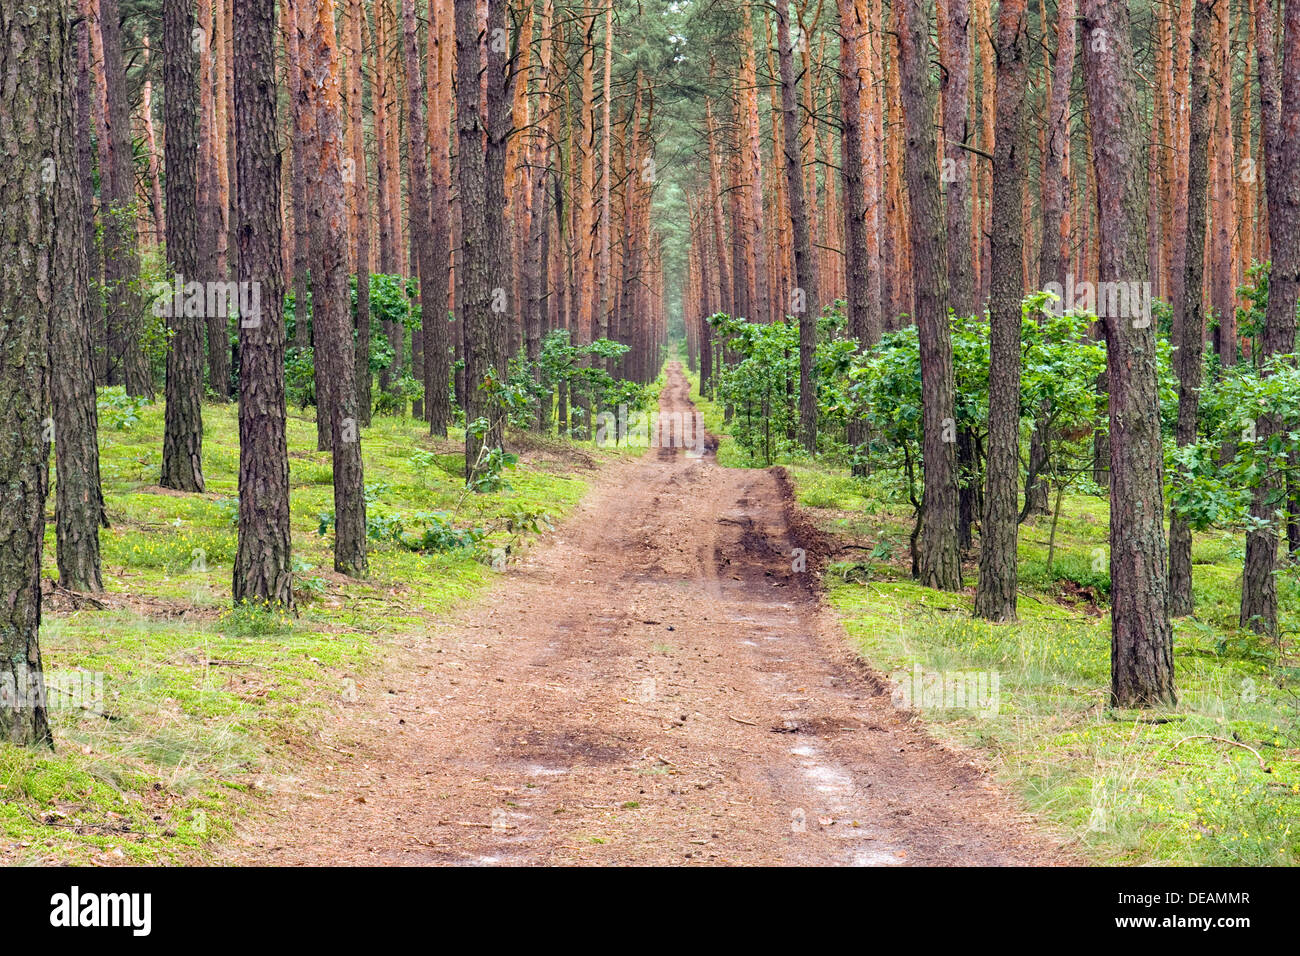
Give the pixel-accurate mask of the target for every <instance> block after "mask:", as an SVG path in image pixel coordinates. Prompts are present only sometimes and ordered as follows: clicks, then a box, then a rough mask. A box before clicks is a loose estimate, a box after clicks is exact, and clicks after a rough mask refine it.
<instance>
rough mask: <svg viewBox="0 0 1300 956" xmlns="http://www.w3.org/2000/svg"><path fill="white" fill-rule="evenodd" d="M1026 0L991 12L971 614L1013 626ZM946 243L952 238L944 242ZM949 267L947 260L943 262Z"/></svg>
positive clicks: (1006, 2) (1025, 175)
mask: <svg viewBox="0 0 1300 956" xmlns="http://www.w3.org/2000/svg"><path fill="white" fill-rule="evenodd" d="M1027 31H1028V25H1027V22H1026V3H1025V0H1002V3H1001V6H1000V7H999V12H998V89H997V102H998V106H997V109H998V115H997V128H996V133H995V139H994V143H995V147H994V154H993V236H992V258H991V259H990V260H989V268H990V269H991V270H992V285H991V287H990V291H989V456H988V479H987V484H986V490H985V494H984V520H983V524H982V525H981V529H980V530H981V536H980V576H979V587H978V589H977V590H976V592H975V615H976V616H977V617H982V618H986V619H988V620H990V621H1014V620H1015V619H1016V582H1017V573H1016V558H1017V552H1016V546H1017V539H1018V529H1019V526H1020V523H1019V521H1018V520H1017V517H1018V515H1017V509H1016V504H1017V490H1018V488H1017V486H1018V484H1019V476H1020V333H1021V326H1022V320H1023V310H1022V308H1021V299H1022V297H1023V294H1024V289H1023V287H1022V285H1021V275H1020V269H1019V268H1018V267H1019V264H1020V262H1021V256H1022V254H1023V251H1024V250H1023V247H1024V234H1023V232H1022V231H1021V222H1020V208H1019V205H1020V202H1019V201H1020V187H1021V184H1022V183H1023V182H1024V181H1025V179H1027V178H1028V175H1029V156H1028V141H1027V137H1026V136H1025V135H1024V125H1025V86H1026V84H1027V82H1028V78H1029V70H1028V64H1027V63H1026V61H1025V58H1026V54H1027V46H1028V36H1027ZM950 238H951V237H950ZM949 262H950V263H951V260H949Z"/></svg>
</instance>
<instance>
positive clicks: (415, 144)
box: [402, 0, 447, 430]
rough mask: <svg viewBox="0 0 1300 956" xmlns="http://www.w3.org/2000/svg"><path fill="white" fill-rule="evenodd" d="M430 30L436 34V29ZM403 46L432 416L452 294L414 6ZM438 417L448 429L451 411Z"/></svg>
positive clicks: (408, 3) (407, 5) (440, 385)
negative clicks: (440, 240) (439, 232)
mask: <svg viewBox="0 0 1300 956" xmlns="http://www.w3.org/2000/svg"><path fill="white" fill-rule="evenodd" d="M430 29H433V27H432V26H431V27H430ZM402 42H403V45H404V48H405V53H406V102H407V123H406V130H407V162H408V164H409V170H410V173H409V177H410V178H409V194H408V195H409V211H410V223H411V225H410V227H409V229H408V230H407V233H408V234H409V235H410V237H411V251H412V258H413V259H414V260H415V262H416V268H417V271H418V273H419V279H420V301H419V308H420V329H421V331H422V336H421V338H422V342H421V344H422V347H423V348H425V349H427V350H428V351H429V355H428V361H429V364H430V365H431V366H433V367H432V368H430V369H429V371H430V372H432V373H433V374H425V372H426V369H425V368H424V367H423V366H424V363H425V355H424V353H421V354H420V356H418V358H419V359H420V362H419V365H420V366H421V367H420V368H419V371H420V373H421V376H422V377H423V378H424V379H425V381H424V402H425V404H427V405H428V407H429V409H430V411H432V410H433V409H434V406H435V404H436V403H437V402H438V400H439V399H440V398H441V400H442V403H443V404H444V405H445V404H446V400H447V376H446V374H444V373H445V372H446V371H447V370H446V369H438V368H437V367H436V366H437V358H438V357H439V356H440V357H442V359H443V364H446V356H447V315H446V312H447V294H446V288H445V284H444V286H443V287H442V288H439V285H438V279H437V277H438V276H439V275H441V276H443V277H445V275H446V261H445V260H444V261H442V262H438V261H437V259H436V258H435V256H434V249H433V230H434V226H433V217H432V213H431V207H430V199H429V191H430V187H429V164H428V161H427V156H428V150H429V142H428V136H429V126H428V117H427V115H426V113H425V87H424V71H423V70H422V69H421V58H420V44H419V29H418V26H417V24H416V20H415V0H402ZM439 417H440V418H441V419H442V422H443V429H444V430H445V428H446V424H445V423H446V411H445V409H444V410H440V411H439Z"/></svg>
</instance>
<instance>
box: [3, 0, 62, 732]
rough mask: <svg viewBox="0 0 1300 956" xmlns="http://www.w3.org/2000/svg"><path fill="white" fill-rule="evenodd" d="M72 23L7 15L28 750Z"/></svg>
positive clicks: (35, 4)
mask: <svg viewBox="0 0 1300 956" xmlns="http://www.w3.org/2000/svg"><path fill="white" fill-rule="evenodd" d="M70 19H71V10H70V9H69V3H68V0H32V2H31V3H25V4H22V5H10V6H5V7H0V38H2V39H0V116H3V117H4V121H3V122H0V156H4V157H5V163H6V175H5V176H3V177H0V213H2V214H3V217H4V232H3V240H2V245H0V329H3V330H4V332H3V335H0V594H3V595H4V601H3V602H0V741H3V742H7V743H12V744H18V745H21V746H43V747H50V746H52V745H53V742H52V739H51V736H50V728H49V724H48V722H47V720H46V706H45V679H44V675H43V672H42V668H41V652H40V645H39V640H38V635H39V631H40V624H41V550H42V547H43V542H44V536H45V495H46V492H47V490H48V467H49V465H48V462H49V453H50V452H49V435H48V427H49V423H48V421H47V419H46V409H47V408H48V407H49V399H50V374H51V369H50V342H49V335H50V324H51V321H57V320H58V319H59V318H66V315H58V314H57V312H59V311H63V310H66V309H68V304H67V303H66V302H65V303H60V302H58V301H57V300H58V298H59V296H60V294H61V293H63V292H64V291H65V290H64V289H60V288H55V287H54V282H55V281H56V280H55V278H54V276H55V269H56V268H57V267H58V266H59V265H61V264H63V262H61V261H60V260H63V261H64V262H66V261H67V260H68V259H69V258H70V257H75V256H76V255H77V254H78V250H77V249H75V248H74V246H76V245H77V244H79V243H80V242H81V233H80V230H78V229H69V228H62V224H61V222H60V219H61V218H63V219H72V218H79V217H80V215H81V210H80V208H79V199H78V195H77V192H78V190H77V183H76V178H75V174H74V170H75V168H76V167H75V165H74V155H75V154H74V149H75V138H74V132H73V125H72V123H73V91H72V86H71V83H72V76H73V68H74V64H75V63H76V59H75V55H74V50H73V44H72V31H71V27H70ZM51 174H52V175H53V179H51V178H50V176H51ZM61 181H62V182H61ZM76 294H77V295H83V294H82V293H76Z"/></svg>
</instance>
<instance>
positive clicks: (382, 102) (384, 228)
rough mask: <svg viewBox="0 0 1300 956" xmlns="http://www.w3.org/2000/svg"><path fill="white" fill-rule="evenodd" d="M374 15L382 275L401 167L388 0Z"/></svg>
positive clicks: (394, 265) (389, 260)
mask: <svg viewBox="0 0 1300 956" xmlns="http://www.w3.org/2000/svg"><path fill="white" fill-rule="evenodd" d="M374 11H375V13H374V16H375V56H374V75H375V83H374V97H373V103H374V111H375V129H374V139H375V187H376V191H377V193H378V195H377V197H376V200H377V202H376V204H377V209H378V214H379V228H378V235H379V271H380V272H382V273H384V274H385V275H394V274H396V273H397V272H398V271H399V269H400V266H399V265H398V262H399V260H400V258H401V257H400V254H399V251H398V250H399V249H400V248H401V246H400V245H399V243H398V237H397V226H396V221H397V219H398V218H399V210H398V209H395V208H394V205H393V195H394V189H393V187H394V185H395V182H396V181H398V180H400V179H401V170H400V169H395V168H394V164H393V155H392V150H391V149H389V144H390V143H391V141H392V139H393V135H394V130H395V127H396V123H397V116H396V113H395V111H394V110H393V108H392V100H393V98H394V97H395V93H394V92H393V90H392V80H391V77H390V75H389V68H388V59H389V56H388V49H389V21H390V15H389V13H388V0H379V2H377V3H376V4H375V6H374ZM394 325H395V323H394V322H391V321H389V320H385V321H384V338H385V339H386V340H387V342H388V345H389V347H390V348H392V350H393V362H392V364H391V365H390V366H389V367H388V368H385V369H382V370H381V371H380V372H379V387H380V389H382V390H383V391H388V390H389V389H390V388H391V387H392V382H393V379H394V377H396V376H399V375H400V374H401V366H402V353H401V348H402V344H401V337H400V335H399V333H398V332H397V331H396V330H395V329H394V328H393V326H394Z"/></svg>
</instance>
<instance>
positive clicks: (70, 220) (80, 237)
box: [50, 19, 107, 591]
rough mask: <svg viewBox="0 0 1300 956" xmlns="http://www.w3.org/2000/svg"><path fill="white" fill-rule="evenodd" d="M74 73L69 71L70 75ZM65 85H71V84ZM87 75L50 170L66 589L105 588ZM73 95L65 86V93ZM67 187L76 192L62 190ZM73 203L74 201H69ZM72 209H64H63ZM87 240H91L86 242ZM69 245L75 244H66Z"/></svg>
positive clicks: (61, 562) (83, 48)
mask: <svg viewBox="0 0 1300 956" xmlns="http://www.w3.org/2000/svg"><path fill="white" fill-rule="evenodd" d="M76 33H77V43H78V46H79V48H80V49H79V52H78V59H79V64H78V65H79V66H80V57H81V56H82V55H83V53H84V52H87V51H88V47H89V44H88V42H87V37H86V33H87V22H86V21H85V20H84V19H83V20H81V21H80V23H79V24H78V26H77V28H76ZM74 75H75V74H74ZM68 89H69V91H71V89H72V87H71V86H69V88H68ZM88 92H89V82H88V78H86V77H84V76H78V79H77V85H76V96H75V99H76V105H75V111H76V117H75V120H74V124H75V125H74V126H73V127H71V128H75V130H76V133H75V135H76V141H75V142H73V143H66V142H64V141H62V140H60V141H59V147H60V149H65V148H66V149H71V150H73V153H72V155H71V157H69V156H64V155H62V154H61V155H60V156H58V157H56V159H55V168H56V171H57V170H61V169H64V170H66V169H71V168H73V167H72V163H74V162H75V163H76V164H77V166H78V173H77V175H76V176H72V175H63V176H57V177H56V179H55V182H54V184H53V188H54V190H55V191H56V193H57V195H56V198H55V208H56V209H57V210H59V221H60V230H59V233H58V236H57V239H58V245H57V246H56V248H55V256H56V259H55V267H54V272H53V275H54V277H55V280H56V282H57V283H58V284H59V288H58V290H57V294H56V295H55V298H54V300H53V301H54V305H55V306H56V308H57V310H58V311H57V312H56V314H55V315H54V318H53V320H52V322H51V323H50V361H51V363H52V366H53V368H54V369H57V370H58V374H55V375H53V376H51V382H50V391H51V399H52V404H53V406H54V418H53V425H54V457H55V470H56V473H57V475H58V484H57V485H56V499H55V505H54V520H55V538H56V558H57V562H58V567H59V583H60V584H61V585H62V586H63V587H65V588H67V589H68V590H70V591H100V590H103V578H102V574H101V570H100V557H99V528H100V525H101V524H107V521H106V518H105V512H104V495H103V489H102V486H101V484H100V476H99V442H98V433H99V412H98V410H97V408H96V404H95V367H94V338H93V335H94V323H93V319H92V311H91V300H92V297H97V296H98V293H97V291H93V290H94V288H95V287H94V286H92V285H91V283H90V281H89V262H90V257H89V250H90V249H92V248H93V247H94V236H93V230H94V221H95V220H94V216H93V215H87V204H86V196H85V195H84V193H83V190H85V189H87V188H91V187H90V177H89V176H88V175H86V174H85V166H88V165H89V162H90V144H89V142H87V140H88V138H89V131H88V130H86V129H84V128H83V127H82V126H81V124H82V123H83V122H85V121H87V120H88V119H89V117H88V116H87V115H86V114H87V110H86V107H88V105H89V104H88V103H87V102H85V100H86V99H88ZM69 95H71V92H69ZM70 192H73V193H75V194H74V195H68V193H70ZM74 204H75V205H74ZM73 208H76V209H77V213H76V215H69V214H68V210H69V209H73ZM88 240H89V241H88ZM69 243H73V245H70V244H69Z"/></svg>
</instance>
